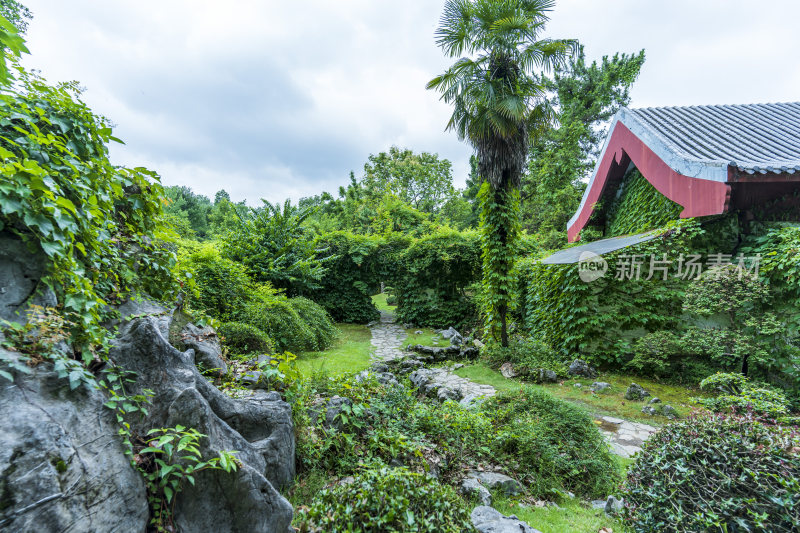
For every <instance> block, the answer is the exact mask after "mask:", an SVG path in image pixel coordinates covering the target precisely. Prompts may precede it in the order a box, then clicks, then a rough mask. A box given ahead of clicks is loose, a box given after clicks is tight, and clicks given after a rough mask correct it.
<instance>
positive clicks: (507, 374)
mask: <svg viewBox="0 0 800 533" xmlns="http://www.w3.org/2000/svg"><path fill="white" fill-rule="evenodd" d="M500 373H501V374H502V375H503V377H504V378H508V379H511V378H515V377H517V373H516V372H515V371H514V365H513V364H511V363H503V364H502V365H500Z"/></svg>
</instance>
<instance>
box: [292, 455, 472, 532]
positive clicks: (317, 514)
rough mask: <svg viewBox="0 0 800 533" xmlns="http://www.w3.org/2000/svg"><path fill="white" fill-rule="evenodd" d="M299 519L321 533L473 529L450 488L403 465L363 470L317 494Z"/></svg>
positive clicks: (457, 498) (462, 504) (462, 507)
mask: <svg viewBox="0 0 800 533" xmlns="http://www.w3.org/2000/svg"><path fill="white" fill-rule="evenodd" d="M301 520H302V521H304V522H306V524H307V525H308V526H309V527H310V528H311V531H324V532H326V533H337V532H348V533H351V532H352V533H392V532H400V531H402V532H408V533H426V532H430V533H467V532H472V531H474V529H473V528H472V525H471V524H470V520H469V513H468V512H467V509H466V508H465V504H464V502H463V501H462V500H461V499H460V498H459V497H458V495H457V494H456V493H455V491H454V490H453V489H452V488H450V487H448V486H445V485H440V484H439V483H438V482H437V481H436V480H434V479H433V478H431V477H429V476H427V475H424V474H415V473H412V472H409V471H408V470H406V469H403V468H384V469H380V470H368V471H366V472H364V473H363V474H361V475H359V476H357V477H356V478H355V481H353V482H352V483H348V484H345V485H338V486H336V487H334V488H332V489H325V490H323V491H321V492H320V493H319V495H318V496H317V497H316V498H315V500H314V502H313V503H312V504H311V506H310V508H309V509H308V510H307V511H305V512H304V513H303V514H302V515H301Z"/></svg>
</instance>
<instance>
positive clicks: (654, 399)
mask: <svg viewBox="0 0 800 533" xmlns="http://www.w3.org/2000/svg"><path fill="white" fill-rule="evenodd" d="M654 403H661V400H660V399H659V398H656V397H655V396H653V398H651V399H650V401H649V402H647V405H653V404H654Z"/></svg>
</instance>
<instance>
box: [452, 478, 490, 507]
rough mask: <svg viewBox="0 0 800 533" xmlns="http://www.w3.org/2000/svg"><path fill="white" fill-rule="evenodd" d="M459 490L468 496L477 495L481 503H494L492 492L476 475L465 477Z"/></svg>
mask: <svg viewBox="0 0 800 533" xmlns="http://www.w3.org/2000/svg"><path fill="white" fill-rule="evenodd" d="M459 492H461V494H463V495H464V496H467V497H468V498H469V497H472V496H476V497H477V498H478V501H479V502H481V505H492V493H491V492H489V489H487V488H486V487H484V486H483V485H481V483H480V481H478V480H477V479H475V478H474V477H468V478H464V479H463V480H462V481H461V487H460V488H459Z"/></svg>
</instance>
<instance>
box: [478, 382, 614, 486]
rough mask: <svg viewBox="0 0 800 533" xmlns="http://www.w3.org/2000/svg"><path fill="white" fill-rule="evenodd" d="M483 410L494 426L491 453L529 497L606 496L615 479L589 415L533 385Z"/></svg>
mask: <svg viewBox="0 0 800 533" xmlns="http://www.w3.org/2000/svg"><path fill="white" fill-rule="evenodd" d="M483 409H484V412H486V413H488V414H489V415H490V416H493V417H494V419H495V423H496V424H498V426H500V427H499V428H498V429H499V431H498V435H497V437H496V439H495V442H494V446H493V449H494V450H495V455H499V456H504V457H505V461H506V462H507V463H508V464H509V465H513V464H516V470H517V474H518V476H519V478H520V479H521V480H524V482H525V483H526V484H527V485H528V487H529V490H530V491H531V492H532V493H533V494H534V495H545V494H547V493H548V492H549V491H551V490H552V489H559V490H563V491H572V492H574V493H576V494H579V495H582V496H586V497H590V496H595V497H597V496H606V495H607V494H608V493H609V492H610V491H611V490H613V489H614V487H615V486H616V484H617V482H618V481H619V474H618V471H617V467H616V462H615V460H614V458H613V457H612V456H611V453H610V451H609V448H608V444H607V443H606V442H605V440H604V439H603V436H602V435H601V434H600V431H599V430H598V429H597V427H596V426H595V424H594V423H593V422H592V419H591V417H590V416H589V415H588V414H587V413H586V412H585V411H583V410H582V409H581V408H579V407H577V406H574V405H572V404H569V403H567V402H564V401H562V400H559V399H557V398H554V397H553V396H551V395H550V394H548V393H547V392H544V391H541V390H537V389H535V388H533V387H524V388H522V389H520V390H519V391H515V392H506V393H501V394H499V395H497V396H495V397H494V398H490V399H488V400H487V401H486V402H485V403H484V406H483Z"/></svg>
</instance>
